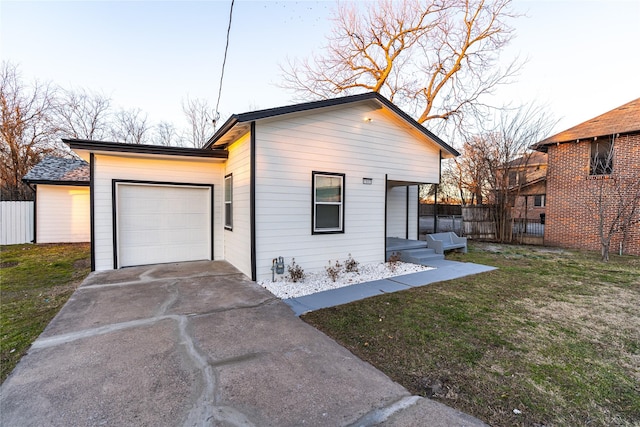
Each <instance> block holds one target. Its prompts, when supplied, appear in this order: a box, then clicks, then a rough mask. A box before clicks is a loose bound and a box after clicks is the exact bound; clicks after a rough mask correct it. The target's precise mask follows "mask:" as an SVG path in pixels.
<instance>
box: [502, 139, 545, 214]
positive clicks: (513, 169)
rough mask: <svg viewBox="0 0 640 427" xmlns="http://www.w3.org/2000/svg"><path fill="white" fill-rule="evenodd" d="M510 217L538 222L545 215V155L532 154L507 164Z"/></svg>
mask: <svg viewBox="0 0 640 427" xmlns="http://www.w3.org/2000/svg"><path fill="white" fill-rule="evenodd" d="M506 169H507V171H508V172H507V173H508V174H509V180H508V181H509V192H510V194H511V196H512V198H513V200H512V201H511V206H512V209H511V217H512V218H514V219H528V220H540V219H541V215H545V213H546V208H545V206H546V193H547V188H546V187H547V155H546V154H544V153H540V152H534V153H531V154H529V155H526V156H523V157H519V158H517V159H515V160H513V161H511V162H509V163H508V164H507V167H506Z"/></svg>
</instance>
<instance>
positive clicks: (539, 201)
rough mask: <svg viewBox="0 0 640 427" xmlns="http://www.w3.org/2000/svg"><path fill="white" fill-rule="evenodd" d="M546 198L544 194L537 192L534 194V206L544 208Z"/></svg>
mask: <svg viewBox="0 0 640 427" xmlns="http://www.w3.org/2000/svg"><path fill="white" fill-rule="evenodd" d="M544 199H545V195H544V194H536V195H535V196H533V206H535V207H536V208H543V207H544V202H545V201H544Z"/></svg>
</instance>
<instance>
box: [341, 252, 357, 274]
mask: <svg viewBox="0 0 640 427" xmlns="http://www.w3.org/2000/svg"><path fill="white" fill-rule="evenodd" d="M359 264H360V263H359V262H358V261H356V260H355V259H353V257H352V256H351V254H349V258H347V260H346V261H345V262H344V271H346V272H347V273H357V272H358V265H359Z"/></svg>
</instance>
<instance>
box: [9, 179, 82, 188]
mask: <svg viewBox="0 0 640 427" xmlns="http://www.w3.org/2000/svg"><path fill="white" fill-rule="evenodd" d="M22 182H24V183H25V184H35V185H73V186H76V187H88V186H89V185H90V182H89V181H57V180H52V179H24V178H23V179H22Z"/></svg>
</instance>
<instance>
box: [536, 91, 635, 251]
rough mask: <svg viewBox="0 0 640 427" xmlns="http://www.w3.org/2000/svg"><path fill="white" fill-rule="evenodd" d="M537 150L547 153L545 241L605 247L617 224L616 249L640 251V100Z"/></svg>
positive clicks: (545, 142)
mask: <svg viewBox="0 0 640 427" xmlns="http://www.w3.org/2000/svg"><path fill="white" fill-rule="evenodd" d="M532 148H534V149H535V150H537V151H541V152H544V153H547V155H548V170H547V184H546V225H545V232H544V237H545V238H544V241H545V244H546V245H550V246H562V247H571V248H582V249H589V250H600V249H601V243H600V237H599V236H600V232H599V229H600V227H603V229H604V230H605V234H607V230H609V229H610V228H612V227H613V229H615V232H614V233H613V238H612V239H611V246H610V250H611V252H613V253H616V252H618V251H619V249H620V247H621V245H622V247H623V252H624V253H626V254H632V255H640V206H638V204H639V203H640V98H638V99H636V100H634V101H631V102H629V103H628V104H625V105H622V106H621V107H618V108H616V109H614V110H611V111H609V112H607V113H604V114H602V115H600V116H598V117H595V118H593V119H591V120H588V121H586V122H584V123H581V124H579V125H577V126H574V127H572V128H570V129H567V130H565V131H563V132H560V133H559V134H557V135H554V136H552V137H550V138H547V139H545V140H543V141H541V142H539V143H537V144H535V145H534V146H533V147H532ZM634 200H635V206H636V208H635V213H633V216H632V218H633V219H632V220H631V221H628V223H627V224H626V225H625V223H624V221H619V222H617V223H616V221H615V217H616V216H617V215H618V213H620V212H622V215H621V216H622V218H623V219H624V218H629V217H630V215H629V212H631V210H632V209H633V206H634V205H633V202H634ZM599 212H603V214H602V215H601V214H600V213H599ZM601 219H602V221H601Z"/></svg>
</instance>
